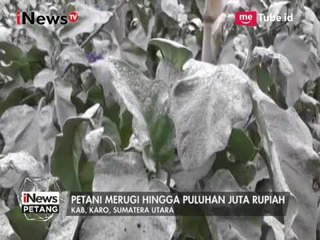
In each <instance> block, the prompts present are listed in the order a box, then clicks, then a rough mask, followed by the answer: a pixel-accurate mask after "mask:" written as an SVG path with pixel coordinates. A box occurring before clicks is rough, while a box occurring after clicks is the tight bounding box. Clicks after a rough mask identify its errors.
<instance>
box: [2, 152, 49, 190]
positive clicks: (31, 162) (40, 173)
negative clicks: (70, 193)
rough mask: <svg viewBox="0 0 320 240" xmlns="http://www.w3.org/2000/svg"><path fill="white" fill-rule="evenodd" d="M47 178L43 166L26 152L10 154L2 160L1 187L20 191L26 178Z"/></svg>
mask: <svg viewBox="0 0 320 240" xmlns="http://www.w3.org/2000/svg"><path fill="white" fill-rule="evenodd" d="M44 176H45V172H44V167H43V164H41V163H40V162H38V161H37V160H36V159H34V158H33V157H32V156H31V155H29V154H28V153H25V152H17V153H9V154H8V155H7V156H5V157H3V158H2V159H0V187H3V188H12V187H15V190H19V188H20V186H21V183H22V182H23V181H24V179H25V178H26V177H30V178H41V177H44Z"/></svg>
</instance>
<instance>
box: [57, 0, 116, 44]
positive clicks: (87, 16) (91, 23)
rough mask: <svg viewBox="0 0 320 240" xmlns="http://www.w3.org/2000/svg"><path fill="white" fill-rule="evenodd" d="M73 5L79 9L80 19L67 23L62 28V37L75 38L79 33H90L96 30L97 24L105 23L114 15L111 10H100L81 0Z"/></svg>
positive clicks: (60, 33)
mask: <svg viewBox="0 0 320 240" xmlns="http://www.w3.org/2000/svg"><path fill="white" fill-rule="evenodd" d="M72 6H74V8H75V10H76V11H77V13H78V15H79V20H78V21H77V22H76V23H71V24H67V25H66V26H65V27H63V28H62V29H61V30H60V32H59V35H60V37H61V38H62V39H65V38H72V39H74V38H75V37H76V36H77V35H78V34H81V33H86V32H87V33H88V32H89V33H90V32H92V31H93V30H94V28H95V25H96V24H104V23H106V22H108V21H109V19H110V17H111V16H112V13H111V12H109V11H99V10H97V9H95V8H93V7H91V6H88V5H85V4H82V3H79V2H75V3H72Z"/></svg>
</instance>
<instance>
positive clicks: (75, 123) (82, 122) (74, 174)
mask: <svg viewBox="0 0 320 240" xmlns="http://www.w3.org/2000/svg"><path fill="white" fill-rule="evenodd" d="M98 109H99V105H95V106H93V107H91V108H90V109H88V110H87V111H86V112H85V113H84V114H83V115H82V116H79V117H71V118H69V119H67V120H66V122H65V123H64V125H63V128H62V134H60V135H59V136H57V137H56V142H55V146H54V151H53V153H52V156H51V173H52V175H54V176H57V177H59V179H60V181H61V182H62V185H63V187H64V188H65V189H66V190H69V191H80V190H81V184H80V181H79V170H80V168H79V163H80V160H81V155H82V141H83V139H84V137H85V134H86V131H87V127H88V124H89V123H90V121H91V118H92V117H93V116H94V115H95V114H96V113H97V111H98ZM66 146H69V147H66Z"/></svg>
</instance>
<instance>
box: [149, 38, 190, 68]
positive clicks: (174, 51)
mask: <svg viewBox="0 0 320 240" xmlns="http://www.w3.org/2000/svg"><path fill="white" fill-rule="evenodd" d="M149 46H153V47H156V48H158V49H159V50H160V51H161V53H162V56H163V57H164V58H165V59H167V60H168V61H169V62H171V63H172V64H173V65H174V66H175V67H176V68H177V69H178V70H181V69H182V66H183V64H184V63H185V62H187V61H188V60H189V59H190V58H192V52H191V50H190V49H188V48H187V47H185V46H183V45H181V44H180V43H177V42H175V41H171V40H168V39H164V38H153V39H151V40H150V42H149Z"/></svg>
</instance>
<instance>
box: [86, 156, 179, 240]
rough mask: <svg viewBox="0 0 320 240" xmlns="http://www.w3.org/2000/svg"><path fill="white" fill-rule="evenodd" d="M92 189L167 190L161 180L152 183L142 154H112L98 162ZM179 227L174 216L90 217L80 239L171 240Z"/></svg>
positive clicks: (154, 180)
mask: <svg viewBox="0 0 320 240" xmlns="http://www.w3.org/2000/svg"><path fill="white" fill-rule="evenodd" d="M92 190H93V191H161V192H166V191H168V189H167V187H166V186H165V185H163V184H162V183H161V182H160V181H159V180H156V179H153V180H151V181H150V182H149V180H148V177H147V174H146V171H145V168H144V164H143V160H142V157H141V155H140V154H138V153H134V152H127V153H118V154H117V153H111V154H107V155H105V156H104V157H102V158H101V159H100V160H99V162H98V163H97V165H96V169H95V178H94V182H93V189H92ZM175 228H176V222H175V217H165V216H160V217H157V216H129V217H122V216H114V217H112V218H110V217H107V216H106V217H87V218H86V219H85V221H84V223H83V225H82V228H81V232H80V239H81V240H86V239H92V238H96V239H100V238H107V239H110V240H117V239H129V238H130V239H141V240H149V239H155V240H160V239H161V240H170V239H171V238H172V236H173V233H174V231H175Z"/></svg>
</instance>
